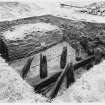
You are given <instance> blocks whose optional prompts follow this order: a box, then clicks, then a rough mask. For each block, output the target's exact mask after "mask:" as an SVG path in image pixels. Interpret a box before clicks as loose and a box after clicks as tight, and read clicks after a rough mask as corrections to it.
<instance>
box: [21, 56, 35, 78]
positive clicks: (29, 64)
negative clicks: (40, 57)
mask: <svg viewBox="0 0 105 105" xmlns="http://www.w3.org/2000/svg"><path fill="white" fill-rule="evenodd" d="M33 58H34V57H30V58H29V59H28V60H27V62H26V64H25V65H24V67H23V69H22V72H21V76H22V78H23V79H25V78H26V76H27V74H28V72H29V70H30V66H31V63H32V60H33Z"/></svg>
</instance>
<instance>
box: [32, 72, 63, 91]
mask: <svg viewBox="0 0 105 105" xmlns="http://www.w3.org/2000/svg"><path fill="white" fill-rule="evenodd" d="M60 74H61V72H57V73H54V74H53V75H52V76H49V77H47V78H45V79H43V80H42V81H41V82H39V83H38V84H37V85H35V86H33V87H34V90H35V92H40V91H41V89H42V88H45V87H46V86H48V85H50V84H51V83H53V82H55V81H56V80H57V79H58V77H59V75H60Z"/></svg>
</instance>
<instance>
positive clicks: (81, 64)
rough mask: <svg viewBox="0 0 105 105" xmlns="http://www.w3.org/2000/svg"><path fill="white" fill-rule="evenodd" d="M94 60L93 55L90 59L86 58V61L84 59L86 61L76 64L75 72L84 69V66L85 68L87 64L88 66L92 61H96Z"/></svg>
mask: <svg viewBox="0 0 105 105" xmlns="http://www.w3.org/2000/svg"><path fill="white" fill-rule="evenodd" d="M94 60H95V55H92V56H90V57H88V58H86V59H84V60H82V61H80V62H78V63H76V64H75V65H74V70H77V69H78V68H80V67H84V66H85V65H86V64H88V63H89V62H90V61H94Z"/></svg>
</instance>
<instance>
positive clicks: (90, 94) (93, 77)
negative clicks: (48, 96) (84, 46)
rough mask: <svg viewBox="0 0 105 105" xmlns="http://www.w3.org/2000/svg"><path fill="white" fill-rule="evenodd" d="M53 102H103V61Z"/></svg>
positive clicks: (104, 91) (104, 66) (104, 88)
mask: <svg viewBox="0 0 105 105" xmlns="http://www.w3.org/2000/svg"><path fill="white" fill-rule="evenodd" d="M54 102H105V60H104V61H103V62H102V63H101V64H99V65H96V66H94V67H93V68H91V69H90V70H89V71H88V72H86V73H84V74H83V75H82V76H81V78H80V79H78V80H77V81H76V82H75V83H74V84H73V85H72V86H71V87H69V89H68V90H66V91H65V92H64V94H63V95H61V96H59V97H57V98H56V99H55V100H54Z"/></svg>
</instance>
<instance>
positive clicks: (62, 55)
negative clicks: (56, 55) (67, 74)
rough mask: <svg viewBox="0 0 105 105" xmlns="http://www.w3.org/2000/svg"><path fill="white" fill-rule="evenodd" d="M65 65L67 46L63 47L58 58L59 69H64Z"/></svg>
mask: <svg viewBox="0 0 105 105" xmlns="http://www.w3.org/2000/svg"><path fill="white" fill-rule="evenodd" d="M66 63H67V46H66V47H63V51H62V54H61V58H60V68H61V69H64V67H65V66H66Z"/></svg>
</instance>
